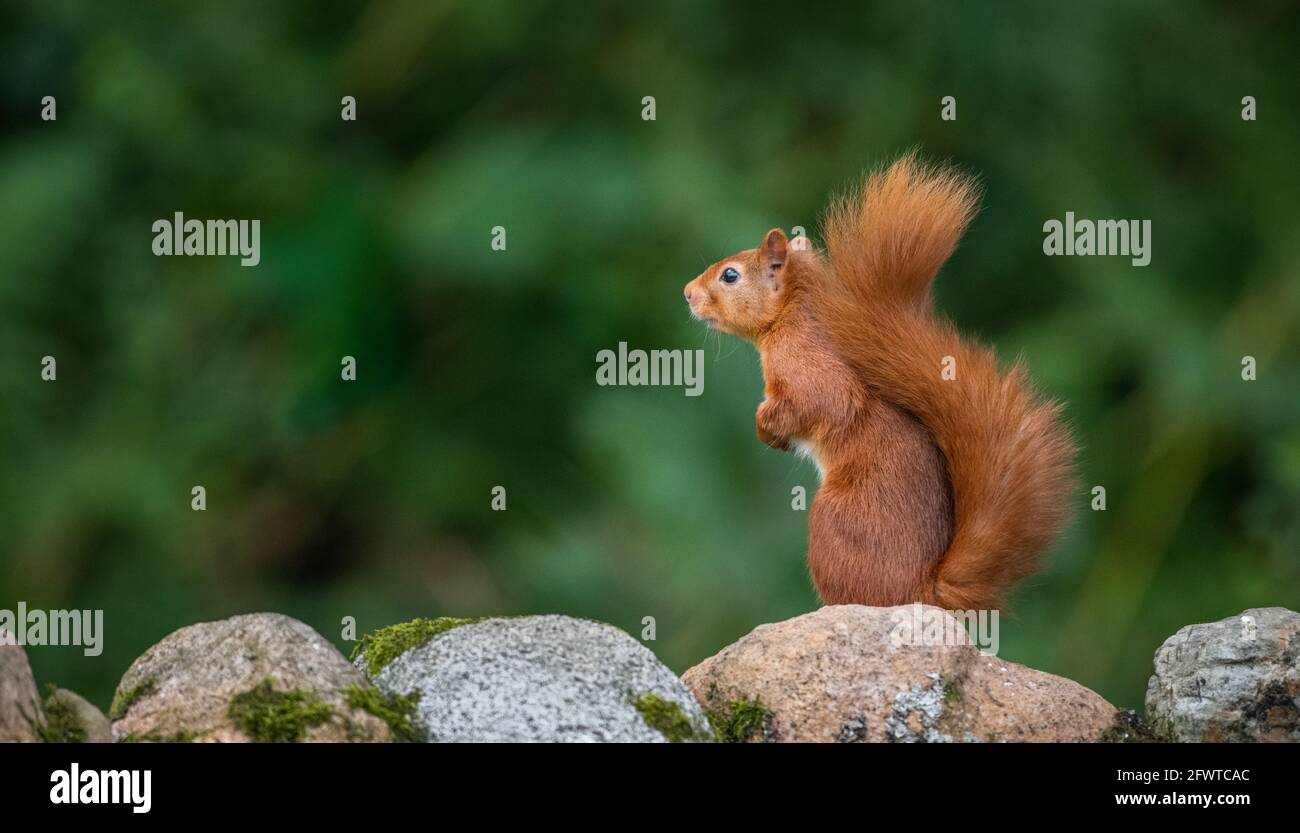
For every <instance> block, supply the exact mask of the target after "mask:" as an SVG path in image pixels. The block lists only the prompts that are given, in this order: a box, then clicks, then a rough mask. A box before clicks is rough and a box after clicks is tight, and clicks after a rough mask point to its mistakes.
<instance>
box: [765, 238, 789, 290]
mask: <svg viewBox="0 0 1300 833" xmlns="http://www.w3.org/2000/svg"><path fill="white" fill-rule="evenodd" d="M787 243H788V241H787V240H786V239H785V232H783V231H781V230H780V229H779V228H774V229H772V230H771V231H769V232H768V233H767V236H766V237H764V238H763V245H762V246H761V247H760V248H759V250H758V256H759V261H760V262H761V263H762V264H763V277H765V278H766V279H767V281H768V282H769V283H770V284H772V288H773V289H776V288H777V287H778V284H777V280H776V277H777V275H779V274H781V267H783V266H785V258H786V255H787V254H788V252H787Z"/></svg>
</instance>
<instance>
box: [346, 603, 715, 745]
mask: <svg viewBox="0 0 1300 833" xmlns="http://www.w3.org/2000/svg"><path fill="white" fill-rule="evenodd" d="M357 664H358V667H362V668H364V667H365V655H364V653H363V654H362V655H361V656H360V657H358V658H357ZM373 681H374V683H375V684H376V685H377V686H378V687H379V689H380V690H381V691H383V692H385V693H388V694H394V695H408V694H411V693H413V692H418V693H419V695H420V701H419V707H418V711H417V714H418V720H419V722H420V723H422V724H423V727H424V729H425V730H426V731H427V732H428V736H429V740H430V741H432V742H457V741H566V742H580V741H616V742H663V741H665V740H667V738H666V737H665V735H664V734H663V733H662V732H660V731H659V730H657V729H655V728H652V727H651V726H650V725H649V724H648V723H647V721H646V719H645V717H643V715H642V713H641V712H640V711H639V710H638V709H637V707H636V706H635V705H634V704H633V701H634V700H636V699H637V698H640V697H642V696H643V695H645V694H647V693H650V694H652V695H654V696H656V697H658V698H662V701H663V702H664V703H666V704H675V706H676V709H673V706H672V705H669V706H668V708H669V709H670V710H672V711H673V713H674V714H679V715H681V716H684V717H685V719H686V720H687V721H689V726H690V730H691V731H690V734H691V737H690V738H689V739H692V740H705V739H708V738H709V737H710V735H709V728H708V721H707V719H706V718H705V716H704V714H703V712H702V711H701V709H700V706H699V704H698V703H696V702H695V698H694V697H692V696H691V693H690V692H689V691H688V690H687V689H686V687H685V686H684V685H683V684H682V682H681V680H679V679H678V678H677V676H676V675H675V674H673V672H672V671H670V670H669V669H668V668H667V667H666V666H664V665H663V664H662V663H661V662H659V660H658V659H657V658H656V657H655V655H654V654H653V653H651V652H650V651H649V650H648V649H647V648H646V647H645V646H643V645H641V644H640V643H639V642H637V641H636V640H635V639H633V638H632V637H631V636H628V635H627V634H626V633H624V632H623V631H621V630H619V629H618V628H615V627H613V626H611V625H605V624H600V623H597V622H591V621H587V620H582V619H573V618H570V617H567V616H526V617H519V618H508V619H488V620H485V621H481V622H475V623H472V624H465V625H461V626H459V627H456V628H453V629H451V630H448V631H445V632H443V633H440V634H437V635H436V636H433V637H432V638H430V639H429V640H428V641H427V642H425V643H424V644H423V645H419V646H418V647H414V648H412V649H410V650H408V651H406V652H405V653H403V654H402V655H400V656H399V657H397V658H396V659H394V660H393V661H392V662H391V663H389V664H388V665H386V666H384V667H383V668H382V669H380V670H379V671H378V673H376V674H375V676H374V678H373ZM677 710H680V711H677Z"/></svg>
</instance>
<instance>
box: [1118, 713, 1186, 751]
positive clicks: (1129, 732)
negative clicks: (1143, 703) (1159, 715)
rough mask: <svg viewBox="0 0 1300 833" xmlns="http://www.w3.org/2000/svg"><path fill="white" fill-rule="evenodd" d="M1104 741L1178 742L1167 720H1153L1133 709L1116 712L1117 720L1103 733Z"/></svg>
mask: <svg viewBox="0 0 1300 833" xmlns="http://www.w3.org/2000/svg"><path fill="white" fill-rule="evenodd" d="M1100 740H1101V742H1102V743H1176V742H1177V740H1178V739H1177V737H1176V736H1175V735H1174V730H1173V726H1171V725H1170V724H1169V722H1168V721H1166V720H1151V719H1149V718H1147V717H1144V716H1143V715H1140V714H1138V713H1137V712H1135V711H1133V710H1132V709H1120V710H1119V711H1117V712H1115V722H1114V723H1113V724H1111V726H1110V728H1108V729H1107V730H1106V731H1104V732H1102V733H1101V738H1100Z"/></svg>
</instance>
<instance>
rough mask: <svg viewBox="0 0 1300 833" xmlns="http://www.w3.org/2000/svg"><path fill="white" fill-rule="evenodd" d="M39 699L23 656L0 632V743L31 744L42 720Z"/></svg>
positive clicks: (11, 639) (13, 641)
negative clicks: (34, 725)
mask: <svg viewBox="0 0 1300 833" xmlns="http://www.w3.org/2000/svg"><path fill="white" fill-rule="evenodd" d="M42 719H43V717H42V715H41V698H40V694H39V693H38V692H37V691H36V679H35V678H34V677H32V667H31V665H30V664H29V663H28V662H27V652H26V651H24V650H23V647H22V646H21V645H19V644H17V640H16V639H15V637H14V635H13V634H12V633H10V632H9V631H0V742H5V743H15V742H20V743H31V742H33V741H35V740H36V733H35V731H34V730H33V728H32V727H33V723H34V722H35V721H40V720H42Z"/></svg>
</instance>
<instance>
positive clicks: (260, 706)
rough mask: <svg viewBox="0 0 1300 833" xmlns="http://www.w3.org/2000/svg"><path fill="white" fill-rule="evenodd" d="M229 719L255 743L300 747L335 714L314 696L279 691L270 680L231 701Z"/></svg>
mask: <svg viewBox="0 0 1300 833" xmlns="http://www.w3.org/2000/svg"><path fill="white" fill-rule="evenodd" d="M226 715H227V716H228V717H229V718H230V719H231V721H232V722H234V724H235V725H236V726H238V727H239V728H240V729H242V730H243V731H244V732H246V733H247V734H248V735H249V736H250V737H251V738H252V739H253V741H254V742H256V743H298V742H299V741H301V740H302V739H303V737H304V736H305V735H306V732H307V729H308V728H310V727H312V726H319V725H320V724H322V723H324V722H325V721H327V720H329V719H330V718H331V717H333V715H334V710H333V709H332V708H330V706H329V704H327V703H322V702H321V701H320V699H319V698H317V697H316V695H314V694H312V693H311V692H307V691H276V690H275V688H274V686H273V685H272V682H271V680H269V679H267V680H263V681H262V682H260V683H258V684H257V686H256V687H255V688H252V689H249V690H248V691H245V692H244V693H242V694H236V695H235V696H234V697H232V698H231V700H230V705H229V706H228V707H227V710H226Z"/></svg>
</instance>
